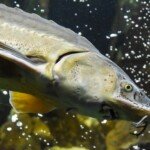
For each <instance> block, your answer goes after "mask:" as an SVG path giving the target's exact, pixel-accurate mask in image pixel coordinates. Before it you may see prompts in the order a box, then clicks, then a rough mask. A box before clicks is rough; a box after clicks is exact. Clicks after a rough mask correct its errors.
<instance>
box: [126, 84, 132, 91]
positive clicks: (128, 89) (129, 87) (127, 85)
mask: <svg viewBox="0 0 150 150" xmlns="http://www.w3.org/2000/svg"><path fill="white" fill-rule="evenodd" d="M124 90H125V91H126V92H131V91H132V90H133V86H132V85H131V84H125V85H124Z"/></svg>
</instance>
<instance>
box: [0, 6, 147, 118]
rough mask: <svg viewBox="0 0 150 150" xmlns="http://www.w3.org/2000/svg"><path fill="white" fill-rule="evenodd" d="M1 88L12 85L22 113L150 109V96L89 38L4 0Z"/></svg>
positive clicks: (103, 114)
mask: <svg viewBox="0 0 150 150" xmlns="http://www.w3.org/2000/svg"><path fill="white" fill-rule="evenodd" d="M0 88H1V89H7V90H10V91H12V92H10V103H11V105H12V106H13V107H14V108H15V109H16V111H17V112H22V113H37V112H42V113H46V112H49V111H51V110H53V109H55V108H58V109H64V108H65V109H74V110H76V111H77V112H78V113H81V114H84V115H87V116H90V117H94V118H97V119H99V120H100V119H104V118H107V119H123V120H131V121H135V120H138V119H139V118H141V117H145V116H148V117H145V118H149V115H150V99H149V98H148V97H147V96H146V95H145V93H144V92H143V91H142V90H141V89H140V88H139V87H137V86H136V85H135V83H134V82H133V81H132V80H131V79H130V77H129V76H128V75H127V74H126V73H125V72H124V71H123V70H122V69H121V68H120V67H119V66H117V65H116V64H115V63H114V62H112V61H111V60H110V59H108V58H106V57H105V56H103V55H102V54H101V53H100V52H99V51H98V50H97V49H96V47H95V46H94V45H93V44H92V43H90V42H89V41H88V40H87V39H86V38H84V37H82V36H80V35H78V34H76V33H75V32H73V31H71V30H70V29H68V28H65V27H62V26H60V25H58V24H57V23H55V22H53V21H52V20H46V19H43V18H41V17H40V16H38V15H36V14H29V13H27V12H24V11H22V10H20V9H19V8H9V7H7V6H5V5H3V4H0ZM148 120H149V119H148Z"/></svg>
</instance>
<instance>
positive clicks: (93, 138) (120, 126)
mask: <svg viewBox="0 0 150 150" xmlns="http://www.w3.org/2000/svg"><path fill="white" fill-rule="evenodd" d="M0 2H1V3H5V4H7V5H9V6H13V7H14V6H16V7H20V8H22V9H23V10H26V11H28V12H32V13H33V12H34V13H37V14H39V15H41V16H43V17H45V18H48V19H52V20H54V21H56V22H57V23H59V24H61V25H63V26H65V27H68V28H71V29H72V30H74V31H75V32H77V33H78V34H80V35H83V36H85V37H87V38H88V39H89V40H90V41H91V42H92V43H93V44H94V45H95V46H96V47H97V48H98V49H99V50H100V52H101V53H103V54H104V55H106V56H107V57H108V58H110V59H111V60H113V61H114V62H116V63H117V64H118V65H119V66H121V67H122V68H123V69H124V70H125V71H126V72H127V73H128V74H129V76H130V77H131V78H132V79H133V80H134V81H135V82H136V83H137V85H138V86H139V87H141V88H143V90H144V91H145V92H146V93H147V95H148V96H150V88H149V84H150V29H149V27H150V1H148V0H147V1H146V0H122V1H115V0H106V1H103V0H61V1H60V0H45V1H42V0H39V1H37V0H30V1H29V0H26V1H20V0H18V1H12V0H0ZM1 101H3V104H4V103H5V105H1V106H0V112H1V114H2V115H1V116H0V123H1V129H0V149H3V150H23V149H25V150H33V149H34V150H49V149H51V150H57V149H63V148H64V149H65V150H66V149H71V148H72V149H73V147H74V148H76V149H77V150H80V149H82V150H84V149H89V150H103V149H108V150H117V149H118V150H119V149H133V150H138V149H147V150H148V149H150V128H149V127H148V128H147V130H146V131H145V132H144V133H143V134H142V135H140V136H139V137H138V138H137V137H135V136H133V135H131V134H130V132H137V129H135V128H133V127H132V126H131V124H130V123H129V122H126V121H113V122H110V121H107V120H103V121H101V124H99V122H98V121H97V120H95V119H92V118H88V117H83V116H80V115H75V114H72V113H66V112H60V111H58V110H56V111H53V112H51V113H49V114H46V115H42V114H36V115H31V114H16V113H15V112H14V111H13V110H11V109H10V108H11V107H10V106H9V104H8V93H7V91H1Z"/></svg>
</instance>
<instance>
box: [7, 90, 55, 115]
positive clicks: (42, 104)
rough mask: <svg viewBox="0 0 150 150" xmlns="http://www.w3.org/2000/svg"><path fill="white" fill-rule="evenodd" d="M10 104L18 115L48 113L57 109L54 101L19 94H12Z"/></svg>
mask: <svg viewBox="0 0 150 150" xmlns="http://www.w3.org/2000/svg"><path fill="white" fill-rule="evenodd" d="M10 104H11V105H12V107H13V108H14V109H15V110H16V111H17V112H18V113H48V112H50V111H52V110H54V109H55V108H56V106H55V104H54V103H53V102H52V101H50V102H47V101H44V100H41V99H38V98H37V97H35V96H33V95H30V94H25V93H19V92H10Z"/></svg>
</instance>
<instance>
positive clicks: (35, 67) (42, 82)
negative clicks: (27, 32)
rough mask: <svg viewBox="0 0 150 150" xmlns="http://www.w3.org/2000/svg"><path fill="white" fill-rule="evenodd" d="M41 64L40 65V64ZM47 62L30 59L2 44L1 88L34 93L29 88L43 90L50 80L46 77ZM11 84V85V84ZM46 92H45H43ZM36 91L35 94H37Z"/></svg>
mask: <svg viewBox="0 0 150 150" xmlns="http://www.w3.org/2000/svg"><path fill="white" fill-rule="evenodd" d="M37 61H38V62H40V63H38V62H37ZM45 68H46V62H45V61H40V59H38V58H37V59H35V58H34V59H33V58H32V57H31V58H29V57H27V56H26V55H24V54H22V53H20V52H19V51H17V50H15V49H13V48H12V47H10V46H7V45H6V44H4V43H1V42H0V88H1V89H7V90H11V91H19V92H23V93H33V91H30V89H33V88H29V87H31V86H32V87H36V88H37V89H38V90H37V91H36V92H39V90H41V91H42V90H43V89H44V88H45V87H46V84H47V83H48V82H49V79H48V78H47V77H45ZM10 83H11V84H10ZM43 91H44V90H43ZM36 92H35V91H34V93H36Z"/></svg>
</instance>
